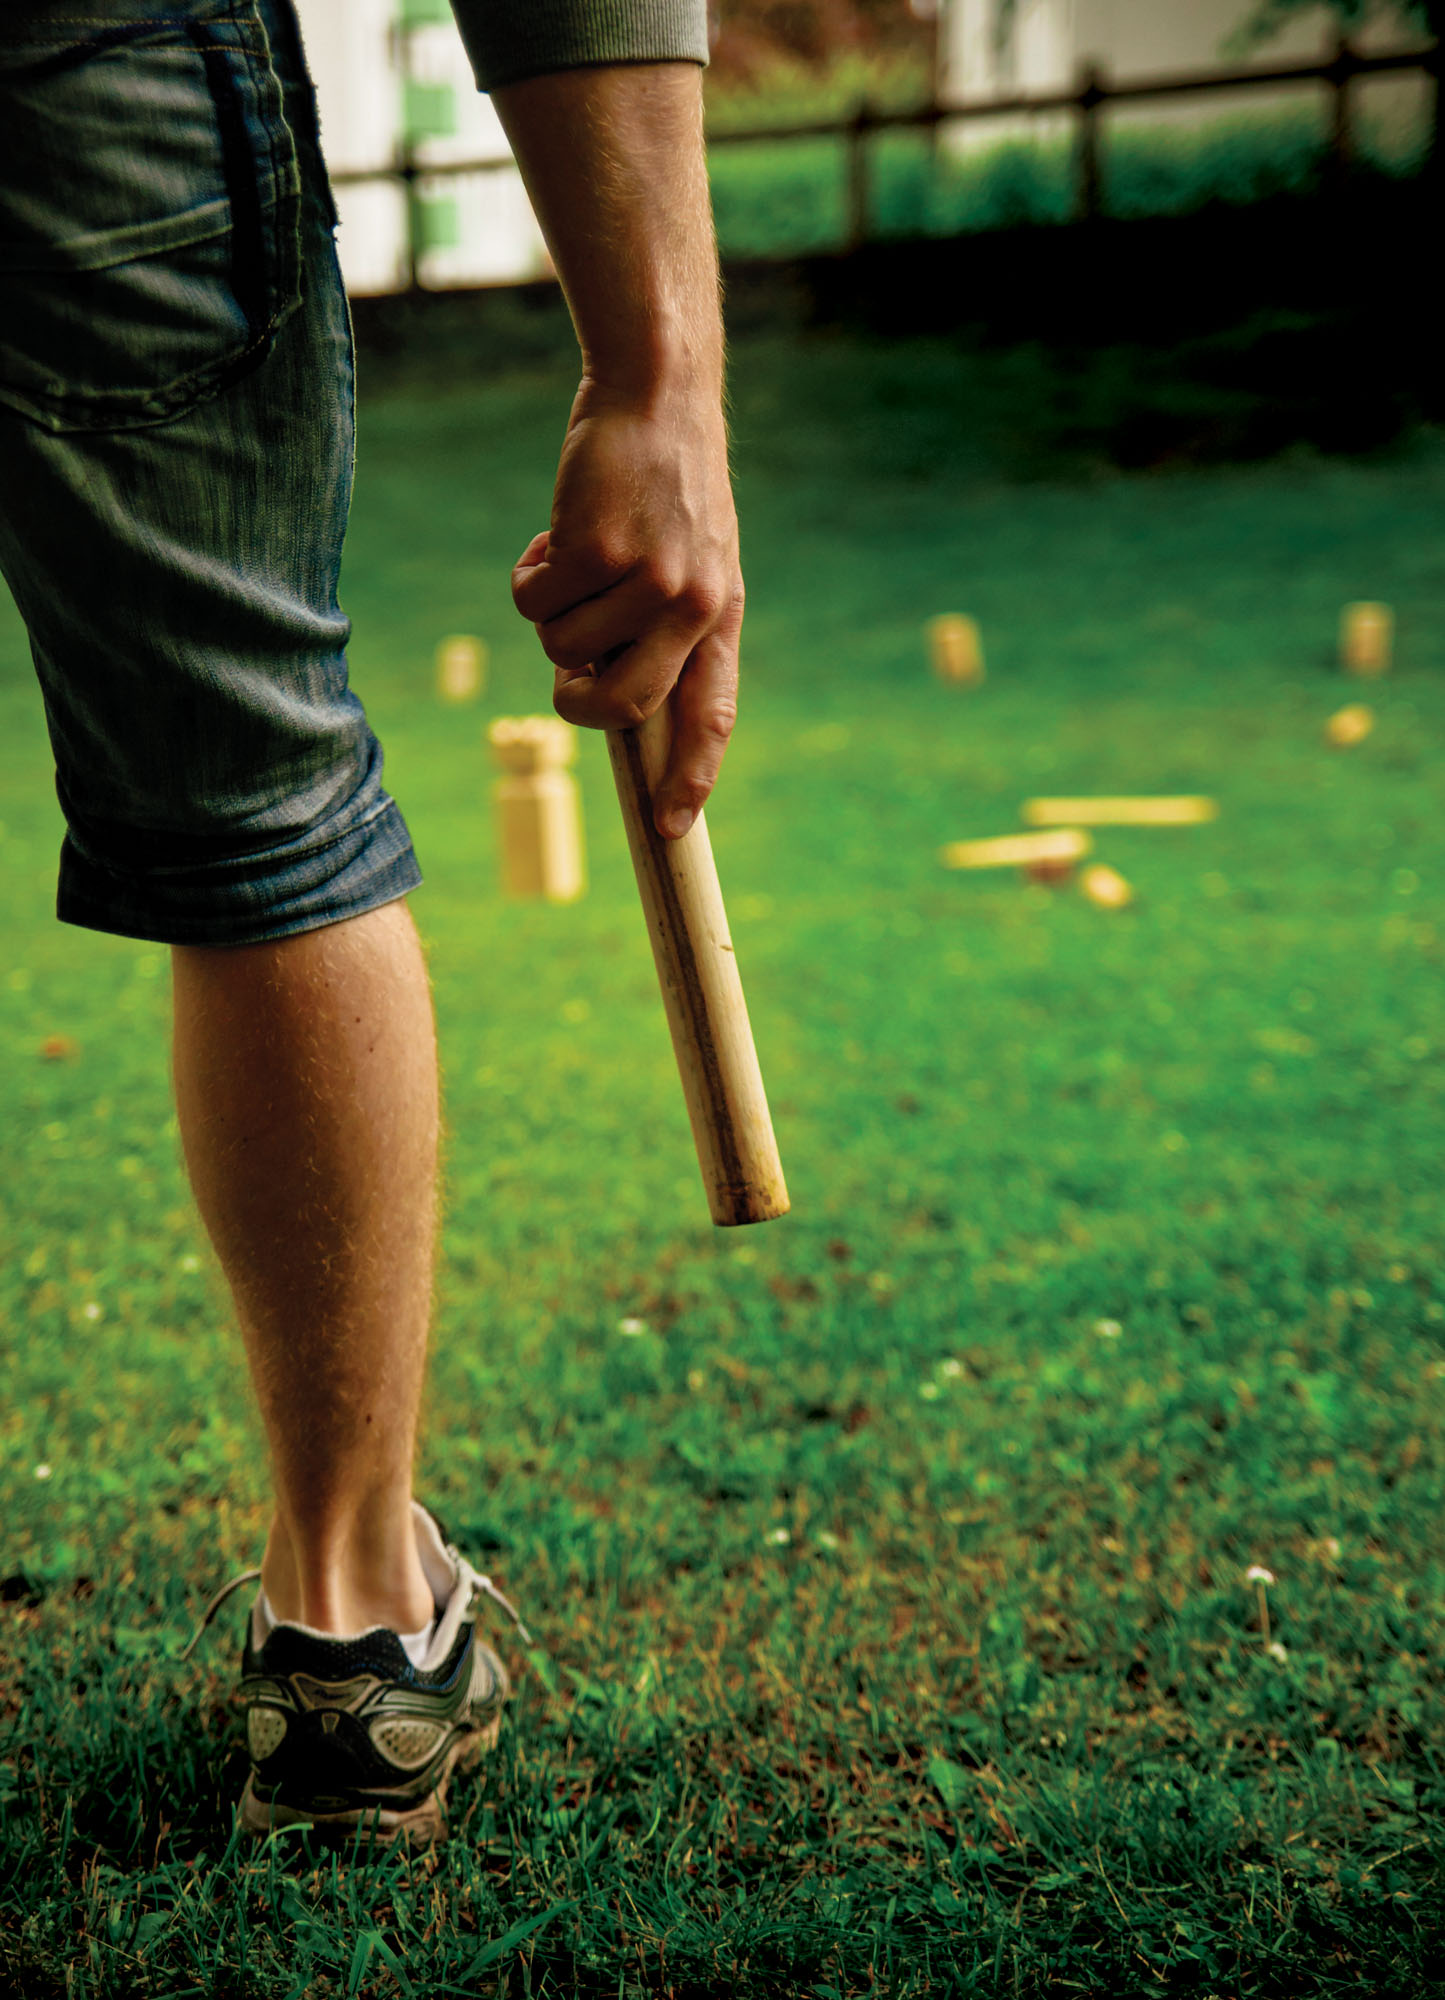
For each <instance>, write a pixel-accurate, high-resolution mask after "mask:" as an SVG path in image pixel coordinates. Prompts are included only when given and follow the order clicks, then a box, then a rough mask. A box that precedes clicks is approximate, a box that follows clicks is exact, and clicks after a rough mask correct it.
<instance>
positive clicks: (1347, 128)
mask: <svg viewBox="0 0 1445 2000" xmlns="http://www.w3.org/2000/svg"><path fill="white" fill-rule="evenodd" d="M1354 74H1355V52H1354V50H1353V49H1352V48H1351V46H1350V42H1349V37H1348V36H1346V35H1340V36H1338V37H1337V38H1336V40H1335V53H1334V56H1333V58H1332V59H1331V62H1330V67H1329V70H1328V72H1327V80H1328V83H1329V87H1330V133H1329V138H1328V140H1327V142H1326V144H1327V147H1328V151H1327V153H1326V155H1325V181H1326V184H1327V186H1328V188H1329V191H1330V193H1331V194H1334V195H1341V194H1343V193H1344V192H1345V190H1346V188H1347V187H1348V186H1349V183H1350V174H1351V169H1352V168H1353V166H1354V157H1355V142H1354V130H1353V127H1352V125H1351V121H1350V81H1351V79H1352V78H1353V76H1354Z"/></svg>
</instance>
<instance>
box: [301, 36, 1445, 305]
mask: <svg viewBox="0 0 1445 2000" xmlns="http://www.w3.org/2000/svg"><path fill="white" fill-rule="evenodd" d="M1442 68H1445V61H1442V48H1441V45H1440V44H1439V43H1434V44H1431V45H1430V46H1428V47H1425V48H1415V49H1398V50H1389V51H1386V52H1383V53H1370V54H1366V53H1364V52H1363V51H1361V50H1359V49H1356V48H1355V47H1354V46H1353V45H1352V44H1351V42H1350V41H1349V40H1348V39H1347V38H1344V37H1341V38H1340V40H1339V41H1338V42H1337V43H1336V45H1335V49H1334V53H1333V54H1332V55H1331V56H1330V57H1328V58H1327V59H1326V60H1324V61H1320V62H1313V63H1280V64H1275V65H1272V66H1270V67H1267V68H1263V67H1257V66H1256V67H1250V68H1241V69H1232V70H1199V71H1193V72H1189V73H1185V74H1181V75H1175V76H1154V77H1141V78H1137V79H1134V80H1131V81H1129V82H1113V81H1111V80H1110V79H1109V77H1108V76H1107V74H1106V73H1105V71H1104V69H1103V68H1102V66H1101V65H1100V64H1099V63H1097V62H1093V61H1090V62H1085V63H1084V64H1082V65H1081V67H1080V70H1079V73H1078V77H1077V79H1076V82H1075V85H1074V88H1073V89H1072V90H1064V91H1057V92H1053V93H1049V94H1045V95H1040V96H1017V97H991V98H987V99H980V100H978V101H977V102H974V103H961V104H940V103H934V104H925V105H919V106H916V107H915V108H913V109H911V110H903V111H888V110H883V109H879V108H876V107H875V106H873V105H871V104H869V103H867V102H866V101H865V102H863V103H861V104H859V105H858V107H857V109H856V110H855V111H854V112H853V113H852V115H851V116H850V117H847V118H841V119H839V118H833V119H820V120H816V121H806V122H803V123H798V124H792V125H760V126H754V127H749V128H747V129H743V130H729V129H727V128H724V129H722V130H720V131H716V132H710V133H709V134H708V147H709V150H713V149H716V148H717V147H720V146H747V145H760V144H770V145H777V144H787V143H790V142H794V141H800V140H807V139H842V140H843V141H844V142H845V145H844V176H845V216H846V226H845V241H844V247H845V249H847V250H856V249H859V248H861V247H862V245H863V244H865V243H866V242H867V241H868V240H869V235H870V186H869V182H870V175H869V156H870V141H871V140H872V139H873V138H874V136H875V135H876V134H878V133H880V132H900V131H924V132H930V133H933V134H938V133H940V132H942V131H944V130H946V129H947V128H949V127H953V126H958V125H964V124H970V123H978V122H982V121H983V120H986V119H992V118H1004V117H1013V118H1018V117H1028V116H1037V115H1044V114H1048V113H1053V114H1055V115H1057V114H1065V115H1067V116H1070V117H1071V118H1072V119H1073V121H1074V148H1073V162H1074V215H1075V219H1076V220H1078V221H1080V222H1090V221H1093V220H1095V219H1096V218H1097V217H1098V216H1100V215H1101V214H1102V213H1103V210H1104V205H1105V203H1104V178H1105V177H1104V168H1103V155H1102V146H1101V142H1100V128H1101V122H1102V117H1103V114H1104V113H1105V112H1106V111H1107V110H1108V108H1109V107H1110V106H1111V105H1121V104H1145V103H1151V102H1159V101H1165V100H1168V99H1170V98H1179V97H1195V96H1198V97H1207V96H1212V95H1215V94H1217V93H1219V92H1226V91H1240V90H1250V89H1261V88H1271V89H1276V90H1277V89H1279V88H1280V87H1281V86H1287V85H1298V86H1308V85H1310V84H1318V85H1320V86H1321V87H1322V88H1323V89H1324V90H1325V91H1326V92H1327V93H1328V101H1329V115H1328V121H1327V127H1326V145H1325V159H1326V162H1327V166H1328V170H1329V174H1330V177H1331V179H1332V180H1334V181H1335V182H1337V183H1338V184H1341V185H1343V184H1344V183H1346V182H1347V181H1348V178H1349V175H1350V172H1351V168H1352V166H1353V164H1354V160H1355V132H1356V119H1355V114H1354V106H1353V87H1354V86H1355V85H1356V84H1357V83H1358V82H1360V81H1361V80H1362V79H1363V78H1366V77H1378V76H1388V75H1393V74H1400V73H1404V72H1408V71H1415V72H1416V73H1417V74H1423V75H1424V76H1426V77H1427V78H1428V79H1429V80H1430V83H1431V89H1432V101H1431V111H1430V138H1429V142H1428V147H1427V154H1426V167H1425V171H1426V172H1427V173H1430V174H1433V175H1436V176H1438V175H1439V174H1440V172H1441V167H1442V161H1445V135H1442V113H1441V74H1442ZM511 164H512V162H511V161H510V160H508V159H502V160H498V159H491V160H447V161H441V162H435V163H426V164H422V163H420V162H418V161H417V159H416V158H415V156H414V154H413V153H412V151H411V150H410V148H408V147H404V148H403V149H402V152H401V154H400V156H399V157H398V159H397V160H396V161H395V163H394V164H393V165H392V166H391V167H389V168H387V169H383V170H377V169H375V168H371V169H366V170H358V171H356V172H352V173H338V174H336V175H334V176H333V179H334V180H335V181H336V183H337V184H338V185H340V186H344V185H346V184H348V183H351V182H358V181H372V182H374V181H378V180H388V179H389V180H394V181H398V182H400V183H401V184H402V185H403V186H404V187H405V188H406V190H407V195H408V201H407V216H408V226H409V253H408V270H409V274H410V281H411V283H412V285H413V286H415V285H416V283H417V257H418V253H419V247H420V236H421V231H420V225H419V205H418V202H417V200H416V184H417V182H418V181H421V180H428V181H431V180H436V179H445V178H447V177H450V176H452V175H457V174H477V173H495V172H501V171H505V170H507V169H508V168H510V166H511Z"/></svg>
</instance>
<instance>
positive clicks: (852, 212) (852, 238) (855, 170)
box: [846, 97, 873, 251]
mask: <svg viewBox="0 0 1445 2000" xmlns="http://www.w3.org/2000/svg"><path fill="white" fill-rule="evenodd" d="M872 122H873V114H872V109H871V107H870V106H869V103H868V100H867V98H866V97H865V98H864V99H863V100H862V102H861V103H860V104H859V106H858V109H857V110H856V111H855V112H854V113H853V116H852V118H851V120H850V121H849V124H848V187H847V196H846V199H847V225H846V226H847V238H846V247H847V249H848V250H849V251H853V250H861V249H862V248H863V245H864V244H865V243H866V242H867V241H868V128H869V126H870V125H871V124H872Z"/></svg>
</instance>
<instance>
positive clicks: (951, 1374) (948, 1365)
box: [938, 1354, 963, 1382]
mask: <svg viewBox="0 0 1445 2000" xmlns="http://www.w3.org/2000/svg"><path fill="white" fill-rule="evenodd" d="M938 1372H939V1374H940V1375H946V1376H947V1377H948V1379H949V1381H950V1382H952V1381H953V1380H954V1379H955V1378H956V1377H957V1376H959V1375H961V1374H962V1373H963V1363H962V1362H961V1361H960V1360H959V1359H958V1357H957V1356H956V1355H953V1354H950V1355H948V1356H947V1357H946V1358H945V1359H944V1360H942V1361H940V1362H939V1364H938Z"/></svg>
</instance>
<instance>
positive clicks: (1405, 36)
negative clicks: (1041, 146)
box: [939, 0, 1426, 150]
mask: <svg viewBox="0 0 1445 2000" xmlns="http://www.w3.org/2000/svg"><path fill="white" fill-rule="evenodd" d="M1251 11H1252V0H1015V5H1014V6H1013V8H1012V12H1011V15H1010V16H1009V17H1008V18H1007V19H1004V18H1003V15H1002V11H1001V8H1000V0H943V6H942V10H941V13H940V16H939V77H940V85H939V89H940V96H941V98H942V101H943V102H944V103H945V104H959V103H965V102H978V101H980V100H986V99H988V98H990V97H1011V96H1015V95H1028V96H1046V95H1049V94H1051V93H1053V92H1056V91H1061V90H1067V89H1069V88H1071V87H1072V85H1073V84H1074V83H1075V82H1076V81H1077V79H1078V75H1079V71H1080V68H1081V66H1082V64H1084V63H1085V62H1088V61H1093V62H1097V63H1098V64H1099V65H1100V67H1101V69H1102V70H1103V72H1104V74H1105V76H1106V77H1107V78H1111V79H1113V80H1115V81H1118V82H1126V81H1131V80H1135V79H1142V78H1144V77H1149V76H1162V75H1168V74H1177V73H1179V72H1181V71H1189V70H1196V69H1197V70H1210V69H1222V68H1235V67H1245V66H1247V64H1248V63H1250V62H1257V63H1258V64H1259V65H1260V66H1261V67H1265V66H1267V65H1268V64H1271V63H1280V62H1301V63H1305V62H1311V61H1314V60H1316V59H1317V58H1319V57H1322V56H1325V55H1327V54H1328V53H1329V52H1330V50H1331V48H1332V47H1333V44H1334V37H1335V34H1336V32H1337V26H1338V17H1337V16H1336V15H1335V14H1334V13H1333V12H1332V11H1331V10H1330V9H1328V8H1325V7H1316V8H1311V9H1309V10H1307V11H1305V12H1301V13H1300V14H1298V15H1295V16H1294V17H1292V18H1291V19H1290V20H1288V21H1287V22H1286V23H1285V24H1284V26H1283V27H1282V28H1281V30H1280V31H1279V32H1278V33H1276V34H1275V35H1274V36H1273V37H1272V38H1271V39H1270V40H1269V42H1268V43H1266V44H1262V45H1259V46H1256V47H1255V48H1253V49H1252V50H1250V51H1249V53H1248V54H1246V55H1244V56H1240V55H1238V54H1235V53H1232V52H1229V51H1228V50H1227V46H1226V45H1227V43H1228V41H1229V39H1230V37H1231V36H1232V35H1233V34H1234V33H1235V32H1236V30H1237V29H1238V28H1239V26H1240V23H1241V22H1242V21H1243V20H1244V19H1245V18H1246V17H1247V16H1248V15H1249V13H1250V12H1251ZM1356 40H1357V42H1358V43H1359V45H1360V46H1361V47H1377V48H1399V47H1409V46H1412V45H1415V44H1417V43H1418V41H1419V36H1418V32H1417V31H1416V30H1414V29H1413V28H1412V27H1411V25H1410V23H1409V22H1408V21H1407V20H1406V19H1405V18H1404V17H1403V16H1397V17H1394V18H1391V17H1389V16H1379V17H1376V19H1375V20H1374V21H1373V22H1372V23H1371V24H1370V26H1369V27H1368V29H1367V30H1365V31H1364V32H1363V33H1361V34H1360V35H1358V36H1357V37H1356ZM1425 89H1426V87H1425V86H1424V84H1423V82H1422V81H1420V80H1417V79H1415V78H1409V79H1390V80H1386V79H1381V80H1378V81H1373V80H1372V81H1369V82H1365V83H1362V84H1357V85H1356V86H1355V93H1356V97H1357V100H1358V102H1359V104H1360V107H1361V109H1362V111H1363V112H1365V113H1366V114H1367V115H1368V116H1371V117H1374V118H1376V119H1380V120H1384V121H1388V120H1389V119H1390V118H1392V117H1394V118H1400V117H1413V116H1418V115H1419V114H1420V111H1421V108H1422V106H1423V103H1424V97H1425ZM1302 96H1303V98H1304V100H1305V101H1307V102H1310V101H1312V102H1318V103H1321V104H1322V103H1323V98H1324V92H1323V89H1322V87H1321V86H1319V85H1314V86H1292V87H1290V88H1287V89H1282V90H1279V91H1274V90H1269V89H1263V88H1260V89H1251V90H1247V91H1240V92H1233V91H1230V92H1221V93H1211V94H1210V95H1209V96H1208V97H1193V98H1182V99H1179V100H1178V101H1176V102H1163V103H1157V104H1143V105H1140V106H1138V107H1134V108H1130V109H1128V110H1118V111H1111V112H1110V113H1109V119H1110V122H1111V123H1112V122H1115V121H1120V122H1132V123H1146V124H1158V123H1163V122H1170V123H1173V122H1184V123H1198V122H1200V121H1202V120H1205V119H1212V118H1218V117H1221V116H1224V115H1233V114H1236V113H1238V112H1240V111H1252V112H1256V113H1259V112H1266V111H1272V110H1275V109H1277V108H1278V107H1279V106H1280V105H1281V104H1288V103H1298V102H1300V101H1301V98H1302ZM1067 126H1068V121H1067V119H1063V120H1060V119H1058V118H1052V117H1044V116H1040V115H1034V116H1030V117H1026V118H1023V119H1015V118H1008V119H1004V118H1000V119H988V120H980V121H978V122H971V123H970V124H968V125H966V126H965V125H956V126H953V127H950V128H948V137H949V140H950V142H951V143H952V144H954V145H955V146H958V147H962V148H966V149H969V150H971V149H973V148H974V147H978V146H989V145H994V144H996V143H997V142H998V140H999V139H1000V138H1003V137H1005V136H1007V137H1016V136H1019V135H1020V134H1024V133H1028V134H1032V135H1033V136H1035V137H1038V138H1043V137H1045V136H1054V135H1057V134H1058V133H1060V132H1062V131H1065V130H1067Z"/></svg>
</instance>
